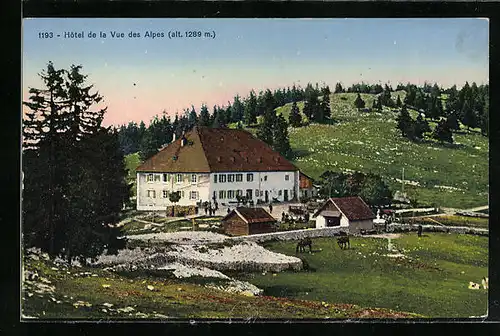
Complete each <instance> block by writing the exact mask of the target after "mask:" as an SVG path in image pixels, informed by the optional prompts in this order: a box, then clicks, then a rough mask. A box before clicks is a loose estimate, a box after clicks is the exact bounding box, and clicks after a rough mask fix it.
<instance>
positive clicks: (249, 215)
mask: <svg viewBox="0 0 500 336" xmlns="http://www.w3.org/2000/svg"><path fill="white" fill-rule="evenodd" d="M235 212H236V213H238V214H239V215H240V217H242V219H243V220H245V221H246V222H247V223H248V224H252V223H267V222H276V219H275V218H274V217H273V216H271V215H270V214H269V213H268V212H267V211H266V210H264V209H263V208H245V207H238V208H236V209H235V210H232V211H231V212H230V213H229V214H227V215H226V216H225V217H224V218H223V219H222V220H224V219H226V218H228V217H229V216H231V215H233V214H234V213H235Z"/></svg>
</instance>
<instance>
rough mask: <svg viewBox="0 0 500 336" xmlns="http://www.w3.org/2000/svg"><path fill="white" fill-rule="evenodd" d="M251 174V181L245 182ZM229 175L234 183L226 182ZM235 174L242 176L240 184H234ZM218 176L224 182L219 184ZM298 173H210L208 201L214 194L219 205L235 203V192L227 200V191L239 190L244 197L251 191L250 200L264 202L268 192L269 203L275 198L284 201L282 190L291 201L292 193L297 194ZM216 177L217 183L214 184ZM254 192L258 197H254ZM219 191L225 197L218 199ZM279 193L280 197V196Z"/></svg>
mask: <svg viewBox="0 0 500 336" xmlns="http://www.w3.org/2000/svg"><path fill="white" fill-rule="evenodd" d="M249 173H250V174H253V181H250V182H249V181H247V174H249ZM229 174H234V175H235V177H234V181H233V182H228V181H229V180H228V179H229V176H228V175H229ZM236 174H243V179H242V181H241V182H236ZM220 175H224V176H225V181H226V182H220ZM285 175H288V180H285ZM298 175H299V173H298V171H297V172H292V171H290V172H243V173H212V174H210V200H212V197H213V195H214V192H215V196H216V200H217V202H218V203H219V204H221V203H224V204H228V202H230V201H232V202H236V192H234V194H233V195H232V196H233V197H231V198H229V197H228V196H229V195H228V191H230V190H231V191H233V190H234V191H236V190H241V195H242V196H245V195H246V192H247V189H251V190H252V200H253V201H254V202H257V200H261V201H265V191H266V190H267V191H268V195H269V201H271V200H272V198H273V197H274V198H277V199H278V200H279V201H283V200H284V190H285V189H286V190H288V200H289V201H290V200H292V198H293V196H294V193H296V194H298V181H299V179H298ZM215 176H217V183H215V182H214V179H215ZM256 190H258V191H259V195H258V196H257V195H256ZM220 191H223V192H225V197H224V198H220V196H221V195H220ZM280 191H281V195H280Z"/></svg>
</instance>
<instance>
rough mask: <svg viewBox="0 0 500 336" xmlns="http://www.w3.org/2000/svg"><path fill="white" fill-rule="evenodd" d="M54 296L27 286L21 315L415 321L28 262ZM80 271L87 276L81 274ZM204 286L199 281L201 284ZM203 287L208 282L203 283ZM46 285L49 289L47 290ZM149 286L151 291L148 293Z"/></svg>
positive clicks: (150, 275)
mask: <svg viewBox="0 0 500 336" xmlns="http://www.w3.org/2000/svg"><path fill="white" fill-rule="evenodd" d="M24 265H25V267H26V268H27V269H28V270H30V271H32V272H33V271H36V272H37V273H38V274H39V276H40V279H42V278H43V283H44V284H45V285H46V286H53V287H54V289H53V291H52V292H48V293H36V291H34V290H33V288H32V287H31V284H30V283H28V282H27V285H26V288H25V291H24V292H23V295H22V314H23V316H24V317H26V318H40V319H93V320H96V319H98V320H102V321H106V320H117V319H131V318H144V319H179V318H181V319H182V318H183V319H189V318H240V319H246V320H253V319H258V318H287V319H300V318H316V319H323V318H342V319H345V318H356V317H359V318H401V317H403V318H413V317H419V315H417V314H411V313H401V312H396V311H393V310H389V309H378V308H375V309H366V308H364V307H360V306H356V305H352V304H345V303H339V304H331V303H326V302H316V301H310V300H296V299H286V298H277V297H271V296H258V297H254V296H244V295H239V294H231V293H227V292H223V291H219V290H216V289H209V288H206V287H203V286H201V285H199V284H196V283H199V282H200V281H197V280H196V279H194V280H192V281H191V282H187V281H181V280H177V279H172V278H168V277H165V276H161V277H159V276H158V274H156V273H155V272H131V273H125V274H123V273H122V274H117V273H112V272H109V271H105V270H102V269H95V268H74V267H70V268H64V267H61V265H58V264H54V263H53V262H51V261H45V260H43V259H40V260H37V261H35V260H27V261H26V262H25V263H24ZM83 272H88V273H87V274H86V275H85V274H84V275H82V273H83ZM202 282H203V281H202ZM205 282H206V280H205ZM47 284H48V285H47ZM148 286H150V287H149V288H148Z"/></svg>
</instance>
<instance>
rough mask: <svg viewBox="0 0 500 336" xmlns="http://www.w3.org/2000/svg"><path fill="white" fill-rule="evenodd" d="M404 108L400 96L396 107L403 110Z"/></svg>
mask: <svg viewBox="0 0 500 336" xmlns="http://www.w3.org/2000/svg"><path fill="white" fill-rule="evenodd" d="M401 106H403V103H402V102H401V98H400V96H398V99H397V100H396V107H398V108H401Z"/></svg>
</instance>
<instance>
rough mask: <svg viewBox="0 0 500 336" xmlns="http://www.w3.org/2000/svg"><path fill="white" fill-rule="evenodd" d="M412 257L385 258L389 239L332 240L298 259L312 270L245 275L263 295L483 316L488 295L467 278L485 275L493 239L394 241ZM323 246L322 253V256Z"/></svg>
mask: <svg viewBox="0 0 500 336" xmlns="http://www.w3.org/2000/svg"><path fill="white" fill-rule="evenodd" d="M392 242H393V244H394V245H395V247H396V248H397V249H399V250H400V251H403V253H404V254H405V255H406V256H408V257H411V260H412V261H409V260H408V259H402V258H389V257H385V256H382V254H385V253H387V245H388V241H387V239H380V238H366V237H365V238H353V239H352V242H351V244H352V248H351V249H350V250H340V249H339V247H338V246H335V240H334V239H331V238H319V239H315V240H314V241H313V253H312V254H309V253H304V254H301V256H302V257H303V259H304V260H306V262H307V263H308V264H309V266H310V267H311V269H312V271H310V272H285V273H280V274H277V275H276V276H273V275H272V274H265V275H263V274H240V277H241V279H243V280H246V281H249V282H251V283H253V284H254V285H256V286H258V287H260V288H262V289H264V294H265V295H274V296H280V297H287V298H296V299H307V300H318V301H325V302H349V303H353V304H357V305H361V306H365V307H385V308H391V309H395V310H400V311H408V312H414V313H418V314H422V315H425V316H429V317H469V316H479V315H484V314H486V309H487V302H488V299H487V292H486V291H485V290H471V289H468V288H467V286H468V284H469V281H474V282H480V281H481V279H482V277H484V276H488V268H487V267H488V264H487V263H488V238H487V237H477V236H470V235H456V234H437V233H435V234H427V235H425V236H424V237H422V238H420V239H419V238H418V237H417V235H416V234H405V235H402V236H401V238H398V239H393V241H392ZM266 247H267V248H269V249H271V250H272V251H276V252H280V253H284V254H287V255H295V243H294V242H273V243H267V244H266ZM320 249H321V251H320Z"/></svg>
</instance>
